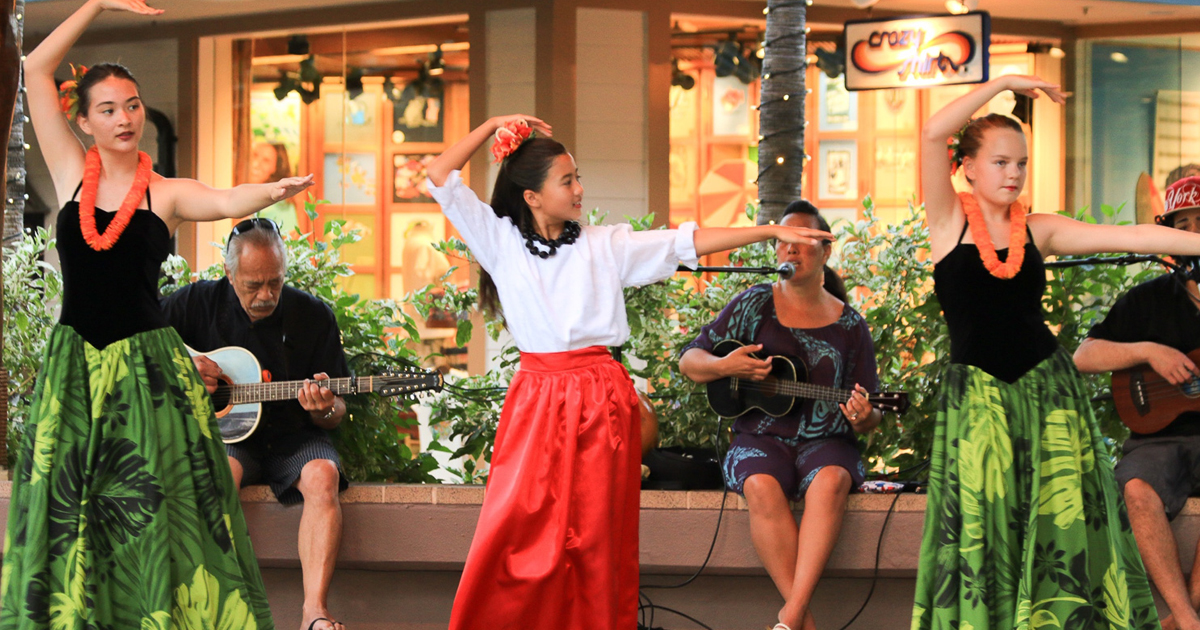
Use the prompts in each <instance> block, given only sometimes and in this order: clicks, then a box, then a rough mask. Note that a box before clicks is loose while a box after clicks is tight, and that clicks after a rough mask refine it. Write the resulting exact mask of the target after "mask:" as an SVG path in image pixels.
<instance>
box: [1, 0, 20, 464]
mask: <svg viewBox="0 0 1200 630" xmlns="http://www.w3.org/2000/svg"><path fill="white" fill-rule="evenodd" d="M24 16H25V1H24V0H0V138H7V139H8V142H7V143H6V146H7V147H8V151H7V153H6V154H5V155H3V156H0V171H3V172H4V177H3V178H0V200H3V201H4V230H3V236H4V239H5V241H7V240H8V237H9V235H10V234H19V233H20V231H21V226H22V225H23V224H24V218H23V217H24V213H25V135H24V133H23V132H22V130H23V128H24V126H25V125H24V121H25V112H24V110H23V108H22V107H21V99H20V89H19V88H20V85H21V40H22V35H23V33H24V28H23V27H24ZM14 122H15V123H16V124H13V123H14ZM10 129H11V131H12V133H11V135H10V134H9V131H10ZM3 252H4V248H2V247H0V257H2V256H3V255H4V254H3ZM3 297H4V284H3V283H2V282H0V303H3ZM2 317H4V315H3V314H2V313H0V318H2ZM0 324H3V320H2V319H0ZM0 329H3V326H2V325H0ZM0 466H5V467H7V466H8V371H7V370H5V369H4V336H3V335H0Z"/></svg>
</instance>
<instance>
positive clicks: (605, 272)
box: [427, 171, 698, 352]
mask: <svg viewBox="0 0 1200 630" xmlns="http://www.w3.org/2000/svg"><path fill="white" fill-rule="evenodd" d="M427 185H428V187H429V192H430V194H432V195H433V198H434V199H436V200H437V202H438V203H439V204H441V206H442V212H443V213H445V215H446V218H447V219H450V222H451V223H453V224H454V227H455V228H456V229H457V230H458V231H459V233H461V234H462V236H463V239H464V240H465V241H466V243H467V247H469V248H471V254H472V255H473V256H474V257H475V260H477V261H479V264H480V265H481V266H483V268H484V269H486V270H487V272H488V273H489V274H491V276H492V280H493V281H494V282H495V283H496V292H497V294H498V295H499V297H500V305H501V307H503V309H504V320H505V323H506V324H507V326H508V331H509V332H510V333H512V336H513V338H514V339H515V340H516V343H517V348H519V349H520V350H521V351H522V352H563V351H566V350H577V349H579V348H586V347H588V346H619V345H621V344H622V343H625V340H627V339H628V338H629V322H628V320H627V319H626V317H625V298H624V295H623V294H622V292H621V289H622V288H623V287H636V286H641V285H645V284H651V283H654V282H658V281H660V280H665V279H666V278H669V277H670V276H671V274H673V273H675V272H676V270H677V268H678V266H679V264H680V263H682V264H684V265H687V266H689V267H695V266H696V264H697V262H698V261H697V256H696V245H695V240H694V233H695V231H696V224H695V223H691V222H689V223H685V224H683V225H682V226H680V229H678V230H650V231H642V232H634V231H633V228H632V227H630V226H629V225H628V224H621V225H591V226H583V230H582V233H581V234H580V235H579V238H578V239H577V240H576V241H575V242H574V243H573V244H571V245H563V246H561V247H559V248H558V252H557V253H556V254H555V255H553V256H551V257H549V258H541V257H538V256H535V255H533V254H532V253H530V252H529V250H528V249H527V248H526V247H525V237H524V236H522V235H521V232H520V230H519V229H518V228H517V226H516V225H514V224H513V222H512V221H511V220H509V219H508V218H500V217H498V216H496V213H495V212H494V211H493V210H492V208H491V206H488V205H487V204H485V203H483V202H482V201H480V200H479V197H477V196H476V195H475V192H474V191H473V190H471V189H470V188H469V187H468V186H467V185H466V184H464V183H463V181H462V174H461V173H460V172H459V171H453V172H451V173H450V176H449V177H447V178H446V183H445V184H444V185H442V186H436V185H434V183H433V182H432V181H430V182H428V184H427Z"/></svg>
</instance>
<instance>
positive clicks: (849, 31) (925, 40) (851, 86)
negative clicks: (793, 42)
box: [844, 11, 991, 90]
mask: <svg viewBox="0 0 1200 630" xmlns="http://www.w3.org/2000/svg"><path fill="white" fill-rule="evenodd" d="M844 37H845V38H846V39H845V41H846V48H845V50H846V89H848V90H876V89H881V88H901V87H930V86H935V85H955V84H960V83H982V82H984V81H987V80H988V44H989V42H990V40H991V16H989V15H988V13H987V12H986V11H976V12H972V13H966V14H963V15H935V16H924V17H911V18H900V19H886V20H860V21H854V22H847V23H846V28H845V32H844Z"/></svg>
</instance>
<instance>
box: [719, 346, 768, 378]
mask: <svg viewBox="0 0 1200 630" xmlns="http://www.w3.org/2000/svg"><path fill="white" fill-rule="evenodd" d="M762 348H763V347H762V344H752V345H748V346H742V347H740V348H738V349H737V350H734V351H733V352H730V353H729V354H727V355H725V356H723V357H721V358H720V359H718V360H719V361H720V365H721V373H722V374H724V375H725V376H726V377H735V378H744V379H748V380H751V381H761V380H763V379H765V378H767V377H768V376H770V375H771V360H770V359H760V358H758V357H754V356H751V355H752V354H753V353H755V352H758V351H759V350H762Z"/></svg>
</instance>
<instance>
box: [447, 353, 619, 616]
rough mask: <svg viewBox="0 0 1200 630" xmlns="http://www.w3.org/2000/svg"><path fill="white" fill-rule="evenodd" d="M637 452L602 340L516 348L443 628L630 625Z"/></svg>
mask: <svg viewBox="0 0 1200 630" xmlns="http://www.w3.org/2000/svg"><path fill="white" fill-rule="evenodd" d="M640 460H641V427H640V426H639V416H638V400H637V393H636V392H635V391H634V388H633V382H632V381H631V380H630V379H629V374H628V373H627V372H626V371H625V368H624V366H622V365H621V364H620V363H618V362H616V361H614V360H613V359H612V356H611V355H609V353H608V350H607V349H605V348H603V347H591V348H583V349H581V350H572V351H570V352H553V353H521V369H520V370H519V371H518V372H517V374H516V376H515V377H514V378H513V381H512V384H511V386H510V387H509V390H508V397H507V398H506V399H505V401H504V410H503V411H502V412H501V414H500V425H499V429H498V430H497V433H496V446H495V449H494V451H493V453H492V468H491V473H490V475H489V477H488V486H487V495H486V497H485V498H484V501H483V511H482V513H481V514H480V516H479V525H478V527H477V528H476V530H475V539H474V540H473V541H472V542H471V551H470V553H469V554H468V555H467V563H466V567H465V568H464V569H463V576H462V581H461V582H460V583H459V585H458V594H457V595H456V596H455V599H454V610H453V612H452V613H451V614H450V630H474V629H476V628H478V629H480V630H482V629H485V628H486V629H487V630H497V629H499V630H506V629H509V628H512V629H517V628H520V629H522V630H539V629H543V628H544V629H546V630H550V629H553V630H562V629H563V628H589V629H593V630H615V629H617V628H620V629H621V630H628V629H630V628H635V627H637V600H638V595H637V592H638V508H639V503H638V496H639V492H640V484H641V461H640Z"/></svg>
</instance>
